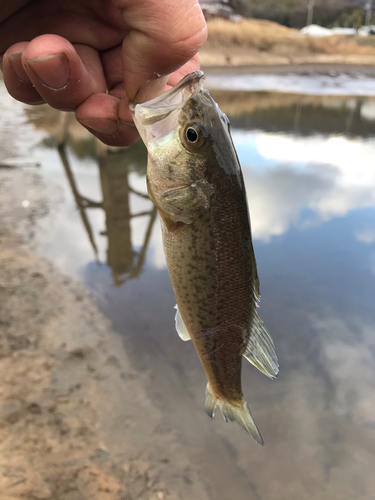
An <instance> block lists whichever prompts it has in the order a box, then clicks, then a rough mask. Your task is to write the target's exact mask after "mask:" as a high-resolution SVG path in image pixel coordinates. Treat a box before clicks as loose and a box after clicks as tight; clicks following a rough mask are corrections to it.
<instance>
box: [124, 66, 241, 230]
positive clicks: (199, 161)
mask: <svg viewBox="0 0 375 500" xmlns="http://www.w3.org/2000/svg"><path fill="white" fill-rule="evenodd" d="M203 79H204V75H203V73H202V72H201V71H197V72H195V73H191V74H190V75H188V76H186V77H185V78H184V79H183V80H181V82H179V83H178V84H177V85H176V86H175V87H173V88H172V89H171V90H169V91H167V92H165V93H164V94H162V95H161V96H159V97H157V98H155V99H152V100H151V101H148V102H146V103H143V104H137V105H135V107H134V110H133V117H134V122H135V125H136V127H137V129H138V131H139V133H140V135H141V137H142V139H143V142H144V143H145V145H146V147H147V150H148V166H147V184H148V190H149V194H150V197H151V199H152V201H153V202H154V203H155V205H156V206H157V207H158V209H159V212H160V213H161V214H162V213H164V214H167V216H168V217H169V218H170V219H171V220H172V221H173V222H177V221H179V222H185V223H192V222H193V221H194V220H195V219H196V218H200V217H202V216H203V215H204V214H205V213H206V212H207V210H208V209H209V207H210V202H211V199H212V195H213V192H214V187H213V182H212V179H213V170H217V157H218V155H217V148H218V145H219V144H220V140H221V137H220V135H222V134H223V133H225V129H227V128H228V121H227V118H226V117H225V115H224V114H223V113H222V112H221V111H220V109H219V108H218V106H217V104H216V103H215V101H214V100H213V99H212V98H211V96H210V95H209V93H208V91H207V90H205V89H204V88H203ZM223 131H224V132H223ZM225 140H226V142H228V140H227V137H225ZM230 142H231V141H230ZM219 156H220V155H219Z"/></svg>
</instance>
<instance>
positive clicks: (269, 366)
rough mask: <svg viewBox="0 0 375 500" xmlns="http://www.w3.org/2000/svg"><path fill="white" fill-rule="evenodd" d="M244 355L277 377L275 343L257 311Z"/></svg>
mask: <svg viewBox="0 0 375 500" xmlns="http://www.w3.org/2000/svg"><path fill="white" fill-rule="evenodd" d="M243 356H244V357H245V358H246V359H247V360H248V361H250V363H251V364H253V365H254V366H255V367H256V368H258V370H260V371H261V372H262V373H264V375H267V377H269V378H271V379H273V378H276V376H277V374H278V373H279V361H278V359H277V354H276V351H275V345H274V343H273V340H272V338H271V336H270V334H269V333H268V332H267V330H266V327H265V326H264V323H263V321H262V318H261V317H260V316H259V314H258V313H257V311H254V317H253V322H252V325H251V327H250V331H249V337H248V343H247V346H246V350H245V352H244V354H243Z"/></svg>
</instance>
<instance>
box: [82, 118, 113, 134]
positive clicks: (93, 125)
mask: <svg viewBox="0 0 375 500" xmlns="http://www.w3.org/2000/svg"><path fill="white" fill-rule="evenodd" d="M79 122H80V123H81V124H82V125H84V126H85V127H87V128H89V129H91V130H93V131H94V132H99V134H104V135H114V134H115V133H116V132H117V122H115V120H102V119H100V118H89V119H86V120H79Z"/></svg>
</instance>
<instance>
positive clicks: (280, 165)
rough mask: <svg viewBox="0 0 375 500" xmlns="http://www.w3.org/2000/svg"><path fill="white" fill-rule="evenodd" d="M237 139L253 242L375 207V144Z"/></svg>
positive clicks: (255, 136) (244, 135) (238, 135)
mask: <svg viewBox="0 0 375 500" xmlns="http://www.w3.org/2000/svg"><path fill="white" fill-rule="evenodd" d="M233 136H234V141H235V144H236V145H237V148H238V153H239V157H240V161H241V163H242V167H243V170H244V176H245V182H246V186H247V191H248V196H249V203H250V210H251V215H252V225H253V235H254V238H257V239H261V240H264V241H268V240H269V239H270V237H272V236H275V235H281V234H283V233H284V232H286V231H287V230H288V229H289V228H290V227H291V226H292V225H294V226H296V227H299V228H305V227H306V226H308V225H309V224H311V223H314V224H317V223H320V222H323V221H328V220H331V219H332V218H335V217H342V216H345V215H346V214H347V213H348V212H349V211H351V210H355V209H359V208H364V207H371V206H375V169H374V158H375V141H374V140H373V139H354V138H349V137H344V136H329V137H327V136H322V135H315V136H310V137H298V136H293V135H285V134H268V133H263V132H253V131H252V132H242V131H234V133H233ZM259 166H261V168H259ZM307 212H308V213H309V216H308V217H307V218H306V213H307Z"/></svg>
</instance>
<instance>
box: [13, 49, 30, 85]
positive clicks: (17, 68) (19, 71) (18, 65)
mask: <svg viewBox="0 0 375 500" xmlns="http://www.w3.org/2000/svg"><path fill="white" fill-rule="evenodd" d="M8 61H9V66H10V67H11V68H12V70H13V71H14V72H15V74H16V75H17V77H18V79H19V80H21V82H28V83H30V78H29V77H28V76H27V74H26V72H25V70H24V69H23V66H22V54H21V52H19V53H17V54H12V55H11V56H9V58H8Z"/></svg>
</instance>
